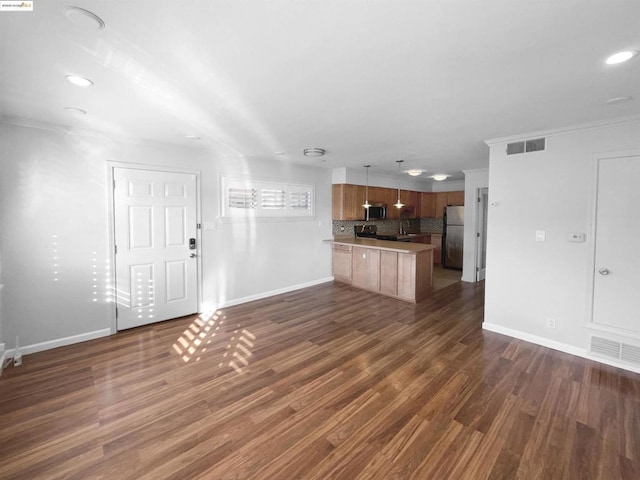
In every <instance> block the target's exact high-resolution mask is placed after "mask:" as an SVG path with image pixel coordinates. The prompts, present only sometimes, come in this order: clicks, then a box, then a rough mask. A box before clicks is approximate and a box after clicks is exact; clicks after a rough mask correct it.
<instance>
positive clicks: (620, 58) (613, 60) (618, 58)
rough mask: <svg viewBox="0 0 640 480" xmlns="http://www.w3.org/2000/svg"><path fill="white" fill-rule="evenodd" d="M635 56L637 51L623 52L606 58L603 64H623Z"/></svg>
mask: <svg viewBox="0 0 640 480" xmlns="http://www.w3.org/2000/svg"><path fill="white" fill-rule="evenodd" d="M636 55H638V50H624V51H622V52H617V53H614V54H613V55H610V56H608V57H607V59H606V60H605V63H606V64H607V65H617V64H618V63H624V62H626V61H629V60H631V59H632V58H633V57H635V56H636Z"/></svg>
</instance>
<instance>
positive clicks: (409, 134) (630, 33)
mask: <svg viewBox="0 0 640 480" xmlns="http://www.w3.org/2000/svg"><path fill="white" fill-rule="evenodd" d="M67 6H77V7H81V8H83V9H86V10H89V11H91V12H93V13H94V14H95V15H97V16H99V17H100V18H101V19H102V20H103V21H104V23H105V26H104V28H102V29H97V28H96V24H94V23H92V21H91V20H89V19H88V18H87V17H83V16H78V15H77V14H76V13H77V11H76V12H75V13H74V12H73V11H71V12H70V11H68V10H67V11H65V7H67ZM639 19H640V2H638V1H634V0H562V1H557V0H553V1H551V0H549V1H541V2H525V1H515V0H482V1H478V0H421V1H403V0H385V1H382V0H350V1H344V0H323V1H318V0H306V1H300V0H264V1H232V0H225V1H216V0H189V1H188V2H175V1H168V0H149V1H147V0H135V1H132V2H116V1H111V2H106V1H103V0H93V1H81V0H75V1H74V0H69V1H60V0H46V1H45V0H35V1H34V9H33V11H32V12H25V11H21V12H6V11H3V12H0V112H1V114H2V117H4V119H5V120H6V121H16V119H19V121H25V122H27V123H29V122H31V123H35V124H38V123H45V124H55V125H60V126H63V128H65V129H68V130H69V131H86V130H89V131H97V132H103V133H106V134H108V135H109V136H114V137H123V138H130V139H131V138H132V139H145V140H157V141H162V142H168V143H175V144H182V145H189V146H192V147H196V148H199V149H207V150H209V151H210V152H211V154H212V158H213V159H215V158H217V157H220V156H238V155H240V156H243V157H248V158H255V159H279V160H281V161H283V162H296V163H305V164H310V165H317V166H321V167H327V168H335V167H345V166H346V167H354V168H361V167H362V165H364V164H371V165H372V167H371V173H374V172H375V173H383V174H384V173H393V172H397V169H396V168H397V166H396V163H395V161H396V160H397V159H401V158H402V159H404V160H405V163H404V168H421V169H425V170H427V173H425V174H424V175H425V176H427V175H430V174H433V173H436V172H444V173H449V174H452V175H453V176H454V177H453V178H462V174H461V171H462V170H464V169H473V168H481V167H486V166H487V165H488V148H487V146H486V145H485V144H484V142H483V140H485V139H488V138H495V137H502V136H508V135H514V134H520V133H525V132H531V131H536V130H542V129H553V128H561V127H566V126H570V125H575V124H580V123H589V122H596V121H602V120H607V119H612V118H618V117H627V116H635V115H638V114H640V58H638V57H636V58H635V59H633V60H631V61H630V62H628V63H626V64H621V65H613V66H610V65H606V64H605V63H604V59H605V58H606V57H607V56H608V55H609V54H611V53H614V52H616V51H619V50H623V49H629V48H632V49H640V20H639ZM69 74H77V75H81V76H84V77H87V78H90V79H91V80H92V81H93V82H94V85H93V86H92V87H89V88H79V87H76V86H73V85H71V84H70V83H69V82H67V81H66V80H65V76H66V75H69ZM621 96H632V97H634V98H633V99H632V100H631V101H628V102H624V103H618V104H607V103H606V101H607V100H608V99H611V98H614V97H621ZM65 107H74V108H79V109H82V110H84V111H86V112H87V113H86V114H85V115H82V114H78V113H74V112H73V111H70V110H65ZM188 135H195V136H197V137H200V139H199V140H191V139H188V138H187V136H188ZM307 147H321V148H324V149H326V151H327V153H326V155H325V156H324V157H321V158H307V157H304V156H303V155H302V150H303V149H304V148H307ZM276 152H279V153H276Z"/></svg>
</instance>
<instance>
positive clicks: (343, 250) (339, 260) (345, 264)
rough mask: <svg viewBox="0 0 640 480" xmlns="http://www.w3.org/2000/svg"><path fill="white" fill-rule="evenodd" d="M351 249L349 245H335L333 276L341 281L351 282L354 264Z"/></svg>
mask: <svg viewBox="0 0 640 480" xmlns="http://www.w3.org/2000/svg"><path fill="white" fill-rule="evenodd" d="M351 250H352V247H351V246H349V245H333V252H332V253H333V255H332V259H331V261H332V267H333V278H335V279H336V280H337V281H339V282H344V283H351V278H352V266H351Z"/></svg>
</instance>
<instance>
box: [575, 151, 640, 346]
mask: <svg viewBox="0 0 640 480" xmlns="http://www.w3.org/2000/svg"><path fill="white" fill-rule="evenodd" d="M639 155H640V149H633V150H620V151H615V152H608V153H600V154H594V155H591V161H592V162H593V165H592V168H593V170H592V175H593V180H592V182H591V188H592V190H591V205H590V209H591V211H590V212H589V218H590V222H589V223H590V228H589V240H588V242H589V243H590V245H589V249H588V251H589V259H588V262H587V269H588V270H587V312H586V313H587V319H586V320H587V323H586V327H587V328H589V329H592V330H597V331H600V332H608V333H611V334H614V335H616V334H620V332H618V330H617V329H615V328H614V327H607V326H605V325H598V324H596V323H594V322H593V307H594V301H595V286H596V248H597V245H596V231H597V220H598V219H597V212H598V194H599V193H600V192H599V191H598V182H599V180H600V176H599V171H600V169H599V167H600V160H609V159H612V158H624V157H635V156H639ZM627 336H628V333H627Z"/></svg>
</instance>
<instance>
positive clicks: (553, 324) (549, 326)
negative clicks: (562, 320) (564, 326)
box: [547, 318, 556, 328]
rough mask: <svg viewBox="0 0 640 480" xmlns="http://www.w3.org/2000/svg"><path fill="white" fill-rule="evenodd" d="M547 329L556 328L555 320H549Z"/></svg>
mask: <svg viewBox="0 0 640 480" xmlns="http://www.w3.org/2000/svg"><path fill="white" fill-rule="evenodd" d="M547 328H556V320H555V319H554V318H547Z"/></svg>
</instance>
